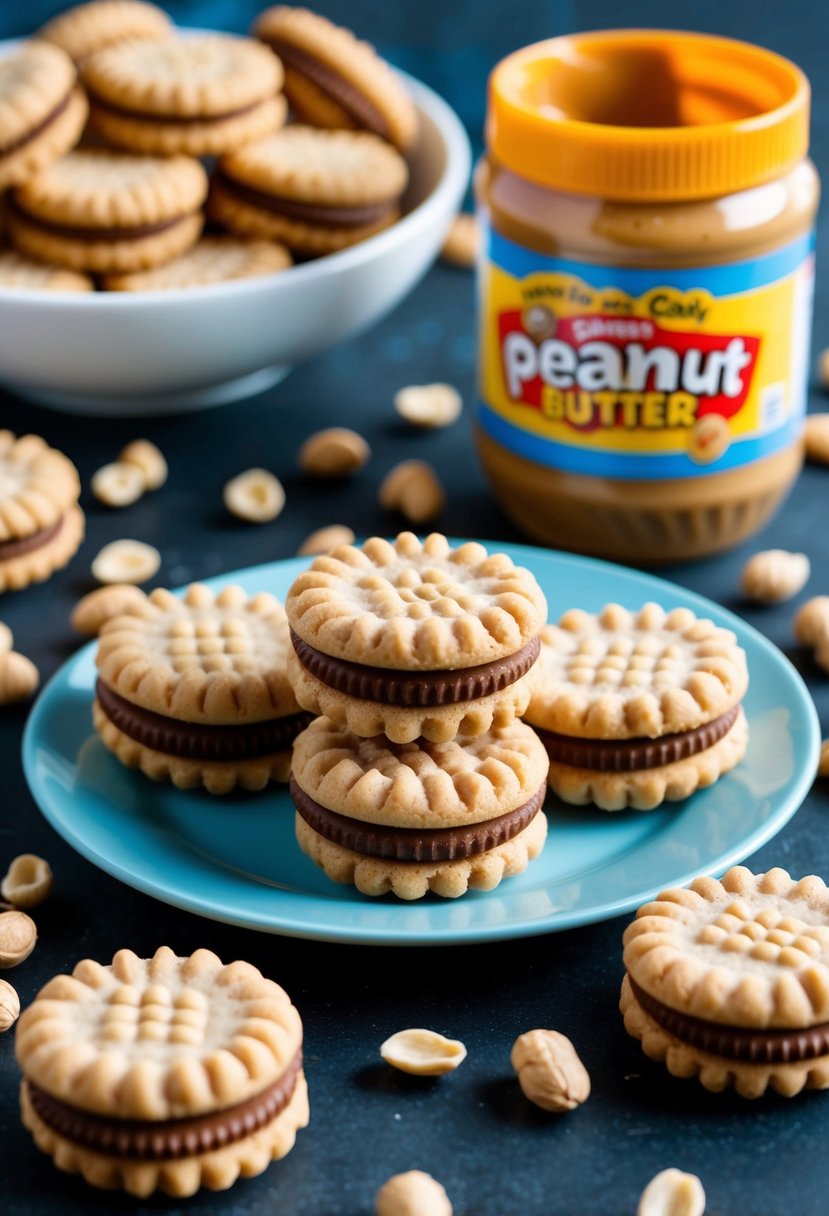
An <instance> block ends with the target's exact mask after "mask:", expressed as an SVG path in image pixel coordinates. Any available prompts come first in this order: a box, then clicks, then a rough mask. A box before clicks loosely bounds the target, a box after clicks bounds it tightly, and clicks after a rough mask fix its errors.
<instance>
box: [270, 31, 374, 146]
mask: <svg viewBox="0 0 829 1216" xmlns="http://www.w3.org/2000/svg"><path fill="white" fill-rule="evenodd" d="M264 41H266V42H267V43H268V46H270V47H271V49H272V50H274V51H275V52H276V54H277V55H278V56H279V58H280V59H281V60H282V61H283V63H286V64H287V65H288V67H289V68H293V70H294V71H295V72H299V73H300V75H302V76H306V77H307V78H308V80H310V81H311V83H312V84H315V85H316V86H317V88H318V89H320V90H321V91H322V92H323V93H326V94H327V95H328V96H329V97H331V98H332V99H333V100H334V101H336V102H337V104H338V105H340V106H342V108H343V109H344V110H345V112H346V114H348V116H349V117H350V118H352V119H353V120H354V122H355V123H356V124H357V125H358V126H359V127H364V128H365V129H366V130H367V131H371V132H373V133H374V134H375V135H379V136H380V137H381V139H388V138H389V137H390V131H389V124H388V122H387V121H386V116H385V115H384V114H383V113H382V112H381V111H380V110H378V109H377V106H375V105H374V104H373V102H371V101H369V99H368V97H366V96H365V94H364V93H361V92H360V90H359V89H358V88H357V86H356V85H354V84H352V83H351V81H350V80H347V79H346V78H345V76H341V75H340V73H339V72H337V71H335V70H334V68H332V67H329V65H328V64H327V63H321V62H320V60H319V59H315V58H314V56H313V55H309V54H308V52H307V51H303V50H301V49H300V48H299V47H297V46H292V45H291V43H289V42H284V41H283V40H282V39H281V38H268V39H264Z"/></svg>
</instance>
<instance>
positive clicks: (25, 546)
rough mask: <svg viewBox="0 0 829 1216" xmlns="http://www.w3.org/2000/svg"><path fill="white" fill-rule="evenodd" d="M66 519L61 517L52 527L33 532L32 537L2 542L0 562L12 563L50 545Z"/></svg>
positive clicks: (0, 542) (0, 544)
mask: <svg viewBox="0 0 829 1216" xmlns="http://www.w3.org/2000/svg"><path fill="white" fill-rule="evenodd" d="M64 519H65V516H63V515H61V516H60V518H59V519H58V520H56V522H55V523H53V524H52V525H51V526H50V527H48V528H41V530H40V531H39V532H33V533H32V534H31V536H22V537H20V538H19V539H17V540H4V541H0V562H8V561H11V560H12V558H14V557H23V555H24V554H26V553H31V552H32V550H33V549H40V548H41V547H42V546H43V545H48V544H49V541H50V540H54V538H55V537H56V536H57V534H58V532H60V530H61V528H62V527H63V521H64Z"/></svg>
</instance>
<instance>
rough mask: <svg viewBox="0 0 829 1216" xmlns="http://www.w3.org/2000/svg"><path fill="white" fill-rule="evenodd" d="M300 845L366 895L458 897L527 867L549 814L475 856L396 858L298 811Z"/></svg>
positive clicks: (327, 869) (333, 877) (332, 874)
mask: <svg viewBox="0 0 829 1216" xmlns="http://www.w3.org/2000/svg"><path fill="white" fill-rule="evenodd" d="M296 837H297V842H298V844H299V847H300V848H301V849H302V851H303V853H305V854H306V855H307V856H308V857H310V859H311V861H313V862H314V863H315V865H318V866H319V867H320V869H321V870H323V871H324V872H325V874H326V875H327V876H328V877H329V878H330V879H331V880H332V882H336V883H341V884H346V885H353V886H355V887H356V888H357V890H358V891H360V892H361V893H362V894H363V895H372V896H378V895H387V894H389V893H391V894H393V895H396V896H397V897H398V899H406V900H413V899H422V898H423V896H424V895H426V894H428V893H429V892H430V891H431V892H432V893H433V894H434V895H440V896H442V897H443V898H444V899H457V898H458V897H459V896H461V895H464V894H465V893H466V892H467V891H469V890H473V891H492V890H494V888H495V887H497V886H498V885H499V883H500V882H501V881H502V879H504V878H511V877H513V876H514V875H516V874H521V873H523V871H524V870H526V868H527V866H528V865H529V863H530V862H531V861H533V860H534V859H535V858H536V857H537V856H538V855H539V853H540V852H541V850H542V849H543V848H544V842H545V840H546V838H547V817H546V815H545V814H544V811H543V810H540V811H539V812H538V813H537V814H536V816H535V818H534V819H533V820H532V822H531V823H530V824H529V825H528V826H527V827H526V828H524V830H523V832H520V833H519V834H518V835H517V836H514V837H513V839H512V840H508V841H507V842H506V843H505V844H501V845H498V846H497V847H496V848H494V849H490V850H488V851H487V852H485V853H479V854H478V855H477V856H475V857H469V858H464V859H463V860H461V861H445V862H430V863H420V862H395V861H388V860H386V859H384V858H379V857H368V856H366V855H365V854H363V853H355V852H354V851H353V850H351V849H346V848H342V847H341V846H340V845H338V844H334V842H333V841H331V840H326V839H325V837H323V836H320V835H319V833H317V832H315V831H314V830H313V828H311V827H309V825H308V824H307V823H306V822H305V820H304V819H303V818H302V816H301V815H299V813H297V816H296Z"/></svg>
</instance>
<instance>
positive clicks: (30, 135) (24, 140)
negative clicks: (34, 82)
mask: <svg viewBox="0 0 829 1216" xmlns="http://www.w3.org/2000/svg"><path fill="white" fill-rule="evenodd" d="M73 92H74V86H73V87H72V88H71V89H70V90H69V92H68V93H67V94H66V96H65V97H64V98H63V99H62V100H61V101H59V102H58V104H57V105H56V106H55V108H54V109H53V110H50V111H49V113H48V114H47V115H46V117H45V118H41V120H40V122H39V123H37V124H36V125H35V126H34V127H30V128H29V130H28V131H26V132H25V133H24V134H23V135H20V136H18V138H17V139H13V140H12V141H11V143H8V144H2V145H0V156H9V155H11V153H12V152H17V150H18V149H19V148H25V146H26V144H28V143H31V141H32V140H33V139H37V137H38V135H42V134H43V132H44V131H45V130H46V128H47V127H48V126H51V124H52V123H53V122H54V121H55V119H57V118H60V116H61V114H62V113H63V112H64V110H65V109H66V108H67V107H68V105H69V102H70V101H71V100H72V94H73Z"/></svg>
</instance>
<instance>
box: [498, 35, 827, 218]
mask: <svg viewBox="0 0 829 1216" xmlns="http://www.w3.org/2000/svg"><path fill="white" fill-rule="evenodd" d="M809 97H810V92H809V82H808V80H807V79H806V77H805V76H804V74H803V72H801V71H800V69H799V68H798V67H796V66H795V65H794V64H793V63H790V62H789V60H788V59H784V58H783V57H782V56H781V55H776V54H775V53H774V52H773V51H767V50H765V49H763V48H762V47H757V46H752V45H751V44H750V43H747V42H737V41H735V40H734V39H731V38H717V37H710V36H708V35H705V34H690V33H679V32H676V31H671V30H611V31H607V32H602V33H593V34H574V35H572V36H570V35H568V36H565V37H561V38H551V39H550V40H549V41H547V42H537V43H535V44H534V45H533V46H528V47H525V48H524V49H523V50H520V51H516V52H515V54H513V55H509V56H508V57H507V58H506V59H503V60H502V61H501V63H499V64H498V66H497V67H496V68H495V70H494V71H493V73H492V75H491V77H490V81H489V113H488V119H487V140H488V143H489V147H490V150H491V151H492V153H493V155H494V157H495V159H496V160H497V161H499V162H500V163H501V164H502V165H504V166H505V168H507V169H510V170H512V171H513V172H514V173H517V174H519V175H520V176H521V177H525V178H528V179H529V180H530V181H532V182H536V183H538V184H539V185H542V186H550V187H552V188H553V189H555V190H563V191H566V192H568V193H573V194H591V195H597V196H598V197H600V198H608V199H619V200H628V201H635V200H642V201H648V200H670V199H672V200H678V199H695V198H712V197H714V196H716V195H721V194H732V193H734V192H735V191H738V190H746V189H748V188H750V187H751V186H757V185H760V184H761V183H763V182H767V181H770V180H771V179H773V178H775V177H780V176H782V175H783V174H785V173H786V172H787V171H788V170H789V169H791V168H792V167H793V166H794V165H795V164H796V163H797V162H798V161H799V160H801V159H802V158H803V157H804V156H805V154H806V152H807V150H808V147H809Z"/></svg>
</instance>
